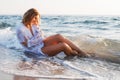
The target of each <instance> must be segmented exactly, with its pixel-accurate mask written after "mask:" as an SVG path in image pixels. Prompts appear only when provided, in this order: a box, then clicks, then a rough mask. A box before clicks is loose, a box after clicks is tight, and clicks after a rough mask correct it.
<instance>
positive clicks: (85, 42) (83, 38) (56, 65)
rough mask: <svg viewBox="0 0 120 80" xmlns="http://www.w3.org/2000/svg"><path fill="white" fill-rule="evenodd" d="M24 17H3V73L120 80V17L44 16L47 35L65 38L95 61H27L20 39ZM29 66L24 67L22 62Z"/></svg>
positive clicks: (60, 57) (75, 79)
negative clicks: (92, 55) (19, 27)
mask: <svg viewBox="0 0 120 80" xmlns="http://www.w3.org/2000/svg"><path fill="white" fill-rule="evenodd" d="M21 20H22V16H21V15H0V70H1V71H2V72H5V73H8V74H12V75H20V76H28V77H34V78H35V77H37V78H38V79H40V80H46V79H47V80H53V79H55V80H59V79H60V80H65V79H67V80H70V79H72V80H80V79H81V80H82V79H84V80H119V79H120V36H119V35H120V16H73V15H70V16H66V15H42V16H41V24H40V27H41V29H42V30H43V32H44V35H45V36H46V37H47V36H50V35H54V34H61V35H63V36H65V37H66V38H68V39H70V40H71V41H73V43H74V44H76V45H77V46H78V47H79V48H80V49H81V50H83V51H84V52H89V53H94V54H95V55H94V57H90V58H81V57H76V56H75V57H71V58H66V57H65V55H64V53H63V52H62V53H60V54H59V55H57V56H54V57H49V58H44V59H39V60H35V61H34V60H33V59H31V58H27V57H26V56H25V55H24V54H23V51H22V47H21V45H20V44H19V42H18V40H17V37H16V26H17V25H19V24H20V23H21ZM24 60H25V61H26V63H25V64H28V66H25V67H24V68H23V67H20V66H21V63H22V61H24ZM0 78H1V77H0ZM2 79H4V78H2Z"/></svg>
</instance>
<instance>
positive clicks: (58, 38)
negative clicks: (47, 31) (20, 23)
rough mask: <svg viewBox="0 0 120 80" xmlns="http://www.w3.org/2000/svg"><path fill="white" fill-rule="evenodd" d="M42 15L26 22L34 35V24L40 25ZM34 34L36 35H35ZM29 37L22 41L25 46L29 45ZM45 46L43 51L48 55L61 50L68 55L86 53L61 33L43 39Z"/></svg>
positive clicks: (53, 54) (55, 53)
mask: <svg viewBox="0 0 120 80" xmlns="http://www.w3.org/2000/svg"><path fill="white" fill-rule="evenodd" d="M39 18H40V16H39V15H36V16H34V17H33V18H32V19H31V20H30V22H29V24H26V27H27V28H28V29H29V30H30V32H31V34H32V35H33V31H32V25H39V23H40V20H39ZM33 36H34V35H33ZM27 41H28V40H27V38H26V41H25V42H22V44H23V45H24V46H26V47H27ZM43 42H44V47H43V48H42V52H43V53H45V54H47V55H48V56H55V55H57V54H58V53H60V52H62V51H63V52H64V53H65V54H66V55H67V56H71V55H79V56H82V55H85V53H84V52H83V51H81V50H80V49H79V48H78V47H77V46H76V45H75V44H73V43H72V42H71V41H70V40H68V39H66V38H64V37H63V36H62V35H60V34H56V35H53V36H49V37H47V38H45V39H44V40H43Z"/></svg>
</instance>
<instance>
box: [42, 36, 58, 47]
mask: <svg viewBox="0 0 120 80" xmlns="http://www.w3.org/2000/svg"><path fill="white" fill-rule="evenodd" d="M43 42H44V45H45V46H49V45H54V44H58V43H59V42H60V40H59V34H56V35H52V36H49V37H47V38H45V39H44V40H43Z"/></svg>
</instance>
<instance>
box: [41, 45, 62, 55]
mask: <svg viewBox="0 0 120 80" xmlns="http://www.w3.org/2000/svg"><path fill="white" fill-rule="evenodd" d="M63 49H64V44H62V43H58V44H56V45H50V46H45V47H43V48H42V52H43V53H45V54H47V55H48V56H54V55H56V54H58V53H60V52H61V51H63Z"/></svg>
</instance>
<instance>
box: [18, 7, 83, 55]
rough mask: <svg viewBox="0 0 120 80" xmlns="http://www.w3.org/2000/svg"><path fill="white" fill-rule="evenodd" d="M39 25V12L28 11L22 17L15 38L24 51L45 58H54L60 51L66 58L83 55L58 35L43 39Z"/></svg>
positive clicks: (68, 41)
mask: <svg viewBox="0 0 120 80" xmlns="http://www.w3.org/2000/svg"><path fill="white" fill-rule="evenodd" d="M39 25H40V14H39V12H38V11H37V10H36V9H34V8H32V9H29V10H28V11H27V12H26V13H25V14H24V15H23V19H22V24H21V25H20V26H18V28H17V37H18V39H19V42H20V44H21V45H22V46H23V47H24V49H25V51H29V52H33V53H35V54H39V55H45V56H55V55H57V54H58V53H60V52H62V51H63V52H64V53H65V54H66V55H67V56H72V55H79V56H82V55H85V53H84V52H82V51H81V50H80V49H79V48H78V47H77V46H76V45H74V44H73V43H72V42H71V41H70V40H68V39H66V38H65V37H63V36H62V35H60V34H56V35H52V36H49V37H46V38H44V36H43V34H42V32H41V29H40V27H39Z"/></svg>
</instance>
